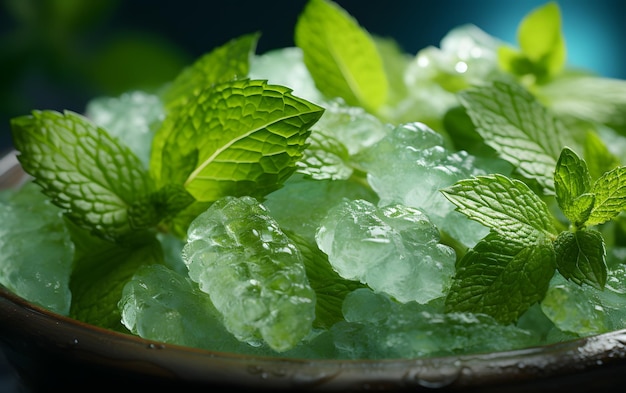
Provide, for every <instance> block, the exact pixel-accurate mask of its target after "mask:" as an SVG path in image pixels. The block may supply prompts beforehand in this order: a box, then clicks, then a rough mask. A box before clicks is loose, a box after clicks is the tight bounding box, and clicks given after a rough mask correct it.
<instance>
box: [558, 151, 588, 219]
mask: <svg viewBox="0 0 626 393" xmlns="http://www.w3.org/2000/svg"><path fill="white" fill-rule="evenodd" d="M554 188H555V192H556V201H557V203H558V204H559V207H560V208H561V210H562V211H563V214H565V217H567V219H568V220H570V221H571V222H573V223H575V224H577V225H580V224H582V223H584V222H585V221H586V220H587V218H588V216H589V214H590V213H591V209H592V208H593V203H594V202H595V197H594V196H593V194H587V193H588V191H589V189H590V188H591V176H590V174H589V170H588V169H587V163H586V162H585V161H584V160H583V159H581V158H580V157H579V156H578V155H577V154H576V153H575V152H574V151H573V150H572V149H570V148H567V147H566V148H564V149H563V150H562V151H561V155H560V156H559V160H558V161H557V163H556V169H555V171H554ZM583 194H586V196H584V197H583V196H582V195H583ZM574 201H576V202H574Z"/></svg>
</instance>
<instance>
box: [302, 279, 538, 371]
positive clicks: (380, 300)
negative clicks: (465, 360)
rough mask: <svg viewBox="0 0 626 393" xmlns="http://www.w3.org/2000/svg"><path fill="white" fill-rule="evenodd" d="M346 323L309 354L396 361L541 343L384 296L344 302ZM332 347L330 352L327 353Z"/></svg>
mask: <svg viewBox="0 0 626 393" xmlns="http://www.w3.org/2000/svg"><path fill="white" fill-rule="evenodd" d="M344 315H345V317H346V320H345V321H343V322H339V323H337V324H335V325H334V326H333V327H332V328H331V329H330V331H329V332H328V333H326V334H324V335H322V336H320V337H319V338H316V339H315V340H314V341H313V342H312V344H311V345H316V346H319V344H320V343H321V344H323V345H324V346H325V348H324V350H323V351H322V350H317V351H314V350H311V351H309V355H311V354H313V355H317V356H332V357H334V358H347V359H393V358H419V357H432V356H446V355H454V354H462V353H463V354H468V353H481V352H492V351H502V350H510V349H515V348H524V347H528V346H531V345H536V344H537V342H538V341H537V337H536V335H534V334H532V333H531V332H529V331H528V330H525V329H520V328H517V327H515V326H504V325H501V324H499V323H498V322H497V321H495V320H494V319H493V318H491V317H489V316H487V315H482V314H472V313H444V312H442V311H441V310H440V309H439V308H438V307H436V306H433V305H430V304H426V305H423V304H418V303H416V302H409V303H404V304H402V303H398V302H395V301H393V300H392V299H391V298H389V297H387V296H386V295H385V294H381V293H374V292H373V291H372V290H370V289H367V288H362V289H357V290H355V291H353V292H352V293H350V294H349V295H348V296H347V297H346V299H345V301H344ZM328 341H331V342H332V346H333V348H332V349H329V348H328Z"/></svg>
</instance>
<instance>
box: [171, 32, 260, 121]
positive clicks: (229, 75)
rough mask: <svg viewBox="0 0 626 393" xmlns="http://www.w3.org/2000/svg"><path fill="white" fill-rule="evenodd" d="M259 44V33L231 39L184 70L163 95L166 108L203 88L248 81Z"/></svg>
mask: <svg viewBox="0 0 626 393" xmlns="http://www.w3.org/2000/svg"><path fill="white" fill-rule="evenodd" d="M258 40H259V34H258V33H253V34H247V35H243V36H241V37H238V38H235V39H232V40H230V41H228V42H227V43H225V44H224V45H222V46H220V47H218V48H216V49H214V50H212V51H210V52H208V53H207V54H205V55H203V56H202V57H200V58H199V59H197V60H196V61H195V62H194V63H193V64H191V65H190V66H188V67H187V68H185V69H183V70H182V71H181V73H180V74H178V76H177V77H176V78H175V79H174V81H173V82H172V83H171V84H170V85H168V86H167V88H166V89H165V91H164V92H163V93H162V97H163V101H164V102H165V104H166V106H167V108H169V109H171V108H172V107H174V106H176V105H183V104H184V103H185V102H187V101H188V100H189V99H190V97H191V96H193V95H194V94H197V93H198V92H199V91H200V90H201V89H203V88H204V87H206V86H211V85H214V84H216V83H220V82H226V81H229V80H232V79H236V78H239V79H241V78H245V77H247V76H248V71H249V67H250V57H251V56H252V55H253V54H254V51H255V49H256V45H257V42H258Z"/></svg>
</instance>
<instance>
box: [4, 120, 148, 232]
mask: <svg viewBox="0 0 626 393" xmlns="http://www.w3.org/2000/svg"><path fill="white" fill-rule="evenodd" d="M11 129H12V134H13V140H14V143H15V147H16V149H17V150H19V152H20V154H19V156H18V158H19V160H20V163H21V165H22V167H23V168H24V170H25V171H26V172H27V173H29V174H30V175H32V176H33V177H34V178H35V182H36V183H37V184H39V185H40V186H41V187H42V188H43V192H44V193H45V194H46V195H47V196H48V197H50V199H51V200H52V202H53V203H54V204H56V205H57V206H59V207H61V208H62V209H64V211H65V213H66V214H67V216H68V217H69V218H70V219H71V220H72V221H74V222H75V223H76V224H78V225H79V226H81V227H83V228H86V229H88V230H90V231H93V232H95V233H98V234H100V235H101V236H103V237H105V238H108V239H118V238H120V237H122V236H124V235H127V234H129V233H130V232H131V231H132V229H133V228H132V226H131V222H130V221H129V218H128V209H129V208H130V206H131V205H132V204H133V202H135V201H137V200H140V199H141V198H143V197H145V196H146V195H148V194H149V193H150V192H151V191H152V183H151V180H150V177H149V176H148V173H147V172H146V171H145V170H144V169H143V168H144V166H143V164H142V163H141V161H140V160H139V158H138V157H137V156H135V155H134V154H133V153H132V152H131V151H130V150H129V149H128V148H127V147H126V146H124V145H121V144H120V143H119V142H118V141H117V140H116V139H115V138H113V137H112V136H110V135H109V134H108V133H107V132H106V131H105V130H104V129H102V128H99V127H97V126H96V125H94V124H93V123H91V122H90V121H89V120H88V119H86V118H85V117H83V116H81V115H78V114H76V113H73V112H70V111H65V112H64V113H59V112H55V111H33V112H32V115H29V116H22V117H17V118H14V119H13V120H12V121H11Z"/></svg>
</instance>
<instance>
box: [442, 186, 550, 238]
mask: <svg viewBox="0 0 626 393" xmlns="http://www.w3.org/2000/svg"><path fill="white" fill-rule="evenodd" d="M441 191H442V192H443V194H444V195H445V196H446V198H448V199H449V200H450V201H451V202H452V203H454V204H455V205H456V206H457V208H456V210H457V211H460V212H461V213H463V214H465V215H466V216H467V217H469V218H471V219H472V220H475V221H478V222H480V223H481V224H483V225H485V226H486V227H489V228H491V230H492V231H494V232H496V233H498V234H499V235H500V236H502V237H503V238H507V239H514V240H516V241H519V242H521V243H522V244H526V245H530V244H534V242H535V241H536V239H537V238H538V237H539V236H541V234H542V233H544V234H547V235H550V234H551V235H555V234H556V229H555V228H554V226H553V224H552V215H551V214H550V211H549V210H548V207H547V205H546V204H545V202H543V201H542V200H541V198H539V196H537V194H535V193H534V192H533V191H532V190H531V189H530V188H529V187H528V186H527V185H526V184H525V183H524V182H522V181H520V180H516V179H510V178H508V177H506V176H503V175H499V174H493V175H486V176H477V177H474V178H470V179H464V180H460V181H458V182H456V183H455V184H453V185H452V186H450V187H447V188H444V189H442V190H441Z"/></svg>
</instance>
